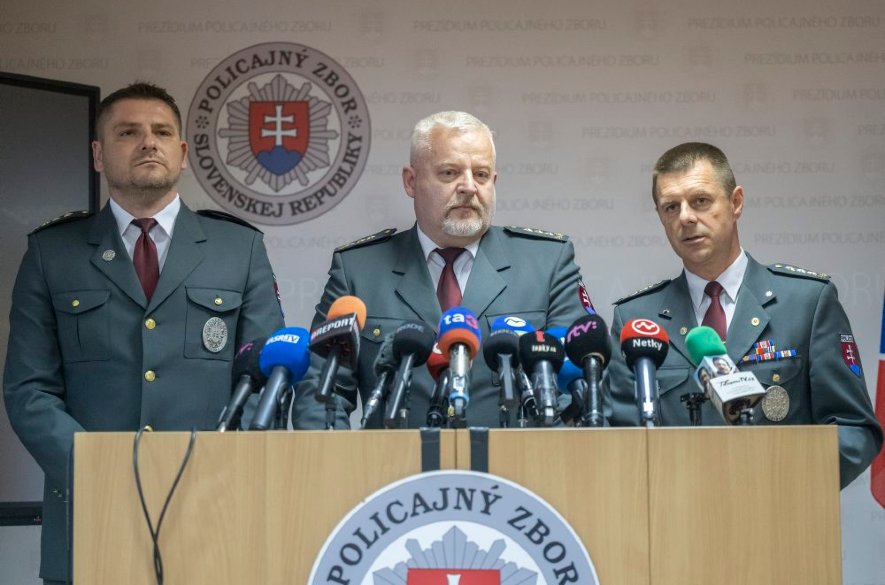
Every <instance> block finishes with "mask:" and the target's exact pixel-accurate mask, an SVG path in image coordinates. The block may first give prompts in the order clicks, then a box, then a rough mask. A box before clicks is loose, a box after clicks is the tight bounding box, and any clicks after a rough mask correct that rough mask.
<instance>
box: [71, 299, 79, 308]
mask: <svg viewBox="0 0 885 585" xmlns="http://www.w3.org/2000/svg"><path fill="white" fill-rule="evenodd" d="M71 306H72V307H79V306H80V301H79V299H74V300H73V301H71Z"/></svg>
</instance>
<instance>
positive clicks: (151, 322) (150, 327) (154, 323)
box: [144, 319, 157, 329]
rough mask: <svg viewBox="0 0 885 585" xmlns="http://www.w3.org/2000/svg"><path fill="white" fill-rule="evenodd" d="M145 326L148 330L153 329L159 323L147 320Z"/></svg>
mask: <svg viewBox="0 0 885 585" xmlns="http://www.w3.org/2000/svg"><path fill="white" fill-rule="evenodd" d="M144 326H145V327H147V328H148V329H153V328H154V327H156V326H157V322H156V321H154V320H153V319H146V320H145V322H144Z"/></svg>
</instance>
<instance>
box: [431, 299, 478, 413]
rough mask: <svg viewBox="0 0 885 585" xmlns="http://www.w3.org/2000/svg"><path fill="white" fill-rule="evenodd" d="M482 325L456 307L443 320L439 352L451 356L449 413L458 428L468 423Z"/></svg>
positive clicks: (471, 315) (474, 317) (447, 312)
mask: <svg viewBox="0 0 885 585" xmlns="http://www.w3.org/2000/svg"><path fill="white" fill-rule="evenodd" d="M480 338H481V333H480V330H479V322H478V321H477V320H476V315H474V314H473V313H472V312H470V311H469V310H467V309H465V308H464V307H452V308H451V309H449V310H448V311H446V312H445V313H443V315H442V318H441V319H440V320H439V339H438V340H437V343H438V344H439V350H440V351H441V352H443V353H444V354H448V356H449V373H450V376H451V382H450V384H449V413H450V416H451V417H453V418H454V423H455V425H456V426H460V425H461V423H463V422H464V420H465V417H466V413H467V405H468V404H469V403H470V390H469V380H468V373H469V372H470V361H471V360H472V359H473V358H474V356H476V352H477V351H478V350H479V344H480Z"/></svg>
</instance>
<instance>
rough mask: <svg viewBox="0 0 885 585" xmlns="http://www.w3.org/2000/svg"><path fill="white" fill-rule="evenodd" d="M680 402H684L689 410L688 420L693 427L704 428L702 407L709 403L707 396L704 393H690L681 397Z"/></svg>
mask: <svg viewBox="0 0 885 585" xmlns="http://www.w3.org/2000/svg"><path fill="white" fill-rule="evenodd" d="M679 400H680V402H684V403H685V407H686V408H687V409H688V420H689V422H690V424H691V426H693V427H699V426H702V425H703V424H704V423H703V414H702V413H701V406H702V405H703V404H704V402H706V401H707V396H706V395H705V394H704V393H703V392H688V393H686V394H683V395H682V396H680V397H679Z"/></svg>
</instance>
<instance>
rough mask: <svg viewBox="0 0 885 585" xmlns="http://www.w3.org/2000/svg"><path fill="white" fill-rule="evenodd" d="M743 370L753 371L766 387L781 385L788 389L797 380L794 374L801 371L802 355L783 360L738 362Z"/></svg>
mask: <svg viewBox="0 0 885 585" xmlns="http://www.w3.org/2000/svg"><path fill="white" fill-rule="evenodd" d="M738 367H739V368H740V369H741V370H742V371H745V372H753V374H755V375H756V379H757V380H759V383H760V384H762V385H763V386H765V387H766V388H768V387H769V386H783V387H784V388H786V389H787V390H790V388H791V387H793V386H794V385H795V384H796V382H797V381H798V380H796V376H797V375H798V374H799V372H801V371H802V356H794V357H791V358H786V359H783V360H771V361H765V362H749V363H745V364H738Z"/></svg>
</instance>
